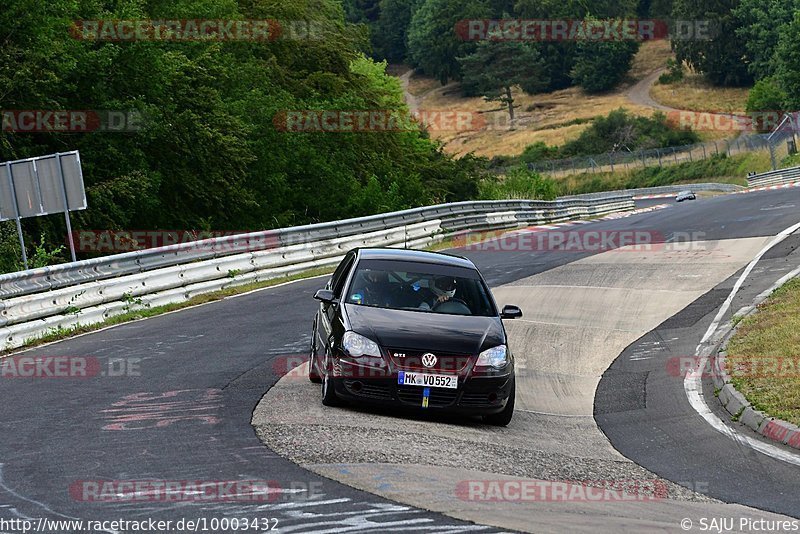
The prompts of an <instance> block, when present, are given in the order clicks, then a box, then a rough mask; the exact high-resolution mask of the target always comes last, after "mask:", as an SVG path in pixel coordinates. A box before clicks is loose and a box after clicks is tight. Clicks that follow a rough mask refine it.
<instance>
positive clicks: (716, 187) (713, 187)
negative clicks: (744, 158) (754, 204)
mask: <svg viewBox="0 0 800 534" xmlns="http://www.w3.org/2000/svg"><path fill="white" fill-rule="evenodd" d="M687 189H690V190H692V191H722V192H724V193H732V192H734V191H741V190H743V189H744V187H743V186H741V185H736V184H715V183H702V184H681V185H662V186H656V187H640V188H638V189H620V190H616V191H605V192H601V193H583V194H580V195H570V196H567V197H561V198H562V199H589V198H602V197H603V196H604V195H613V194H620V195H624V194H627V195H633V196H634V197H638V196H644V195H659V194H662V193H664V194H666V193H680V192H681V191H686V190H687Z"/></svg>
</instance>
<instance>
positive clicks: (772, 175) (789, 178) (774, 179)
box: [747, 167, 800, 187]
mask: <svg viewBox="0 0 800 534" xmlns="http://www.w3.org/2000/svg"><path fill="white" fill-rule="evenodd" d="M793 182H800V167H789V168H788V169H778V170H776V171H769V172H762V173H761V174H756V175H754V176H748V177H747V185H748V186H749V187H766V186H770V185H781V184H790V183H793Z"/></svg>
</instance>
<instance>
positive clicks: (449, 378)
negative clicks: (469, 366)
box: [397, 371, 458, 389]
mask: <svg viewBox="0 0 800 534" xmlns="http://www.w3.org/2000/svg"><path fill="white" fill-rule="evenodd" d="M397 383H398V384H400V385H401V386H422V387H429V388H449V389H456V388H458V377H457V376H453V375H429V374H427V373H410V372H408V371H400V372H399V373H398V375H397Z"/></svg>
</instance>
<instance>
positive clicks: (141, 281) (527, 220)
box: [0, 194, 634, 349]
mask: <svg viewBox="0 0 800 534" xmlns="http://www.w3.org/2000/svg"><path fill="white" fill-rule="evenodd" d="M633 207H634V203H633V199H632V196H631V195H630V194H621V195H606V196H604V197H603V198H592V199H566V200H556V201H549V202H547V201H529V200H503V201H477V202H457V203H452V204H441V205H437V206H428V207H424V208H415V209H410V210H404V211H398V212H393V213H385V214H380V215H373V216H369V217H360V218H354V219H347V220H343V221H335V222H329V223H320V224H312V225H305V226H296V227H291V228H281V229H277V230H267V231H263V232H252V233H248V234H239V235H234V236H224V237H220V238H213V239H206V240H201V241H194V242H188V243H181V244H177V245H171V246H167V247H160V248H153V249H146V250H141V251H136V252H129V253H125V254H118V255H113V256H105V257H102V258H95V259H90V260H84V261H78V262H73V263H66V264H62V265H55V266H50V267H43V268H40V269H32V270H28V271H21V272H17V273H9V274H4V275H0V298H2V300H0V348H2V349H9V348H14V347H18V346H20V345H22V344H24V343H25V341H26V340H27V339H30V338H32V337H37V336H40V335H42V334H45V333H47V332H49V331H51V330H53V329H59V328H70V327H73V326H76V325H78V324H83V325H86V324H91V323H95V322H99V321H102V320H103V319H105V318H108V317H110V316H113V315H116V314H119V313H124V312H125V311H127V310H129V309H131V308H135V307H136V306H142V305H143V306H159V305H163V304H167V303H173V302H182V301H185V300H188V299H190V298H192V297H193V296H195V295H198V294H201V293H206V292H210V291H215V290H218V289H223V288H225V287H230V286H235V285H241V284H246V283H250V282H259V281H263V280H268V279H272V278H278V277H282V276H287V275H291V274H294V273H297V272H301V271H305V270H308V269H311V268H315V267H323V266H329V265H333V264H335V263H337V262H338V261H339V260H340V258H341V257H342V256H343V255H344V253H345V252H346V251H347V250H350V249H351V248H353V247H357V246H395V247H409V248H415V247H423V246H426V245H429V244H431V243H434V242H436V241H438V240H441V239H443V238H444V236H446V235H447V234H452V233H454V232H459V231H466V230H490V229H504V228H515V227H520V226H526V225H531V224H544V223H551V222H559V221H565V220H569V219H577V218H583V217H593V216H598V215H603V214H607V213H612V212H616V211H625V210H630V209H632V208H633Z"/></svg>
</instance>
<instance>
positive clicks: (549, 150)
mask: <svg viewBox="0 0 800 534" xmlns="http://www.w3.org/2000/svg"><path fill="white" fill-rule="evenodd" d="M557 157H558V147H557V146H548V145H547V144H546V143H544V142H543V141H537V142H535V143H533V144H532V145H528V146H526V147H525V150H524V151H523V152H522V155H521V156H520V158H519V159H520V160H521V161H522V162H523V163H536V162H537V161H542V160H547V159H554V158H557Z"/></svg>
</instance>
